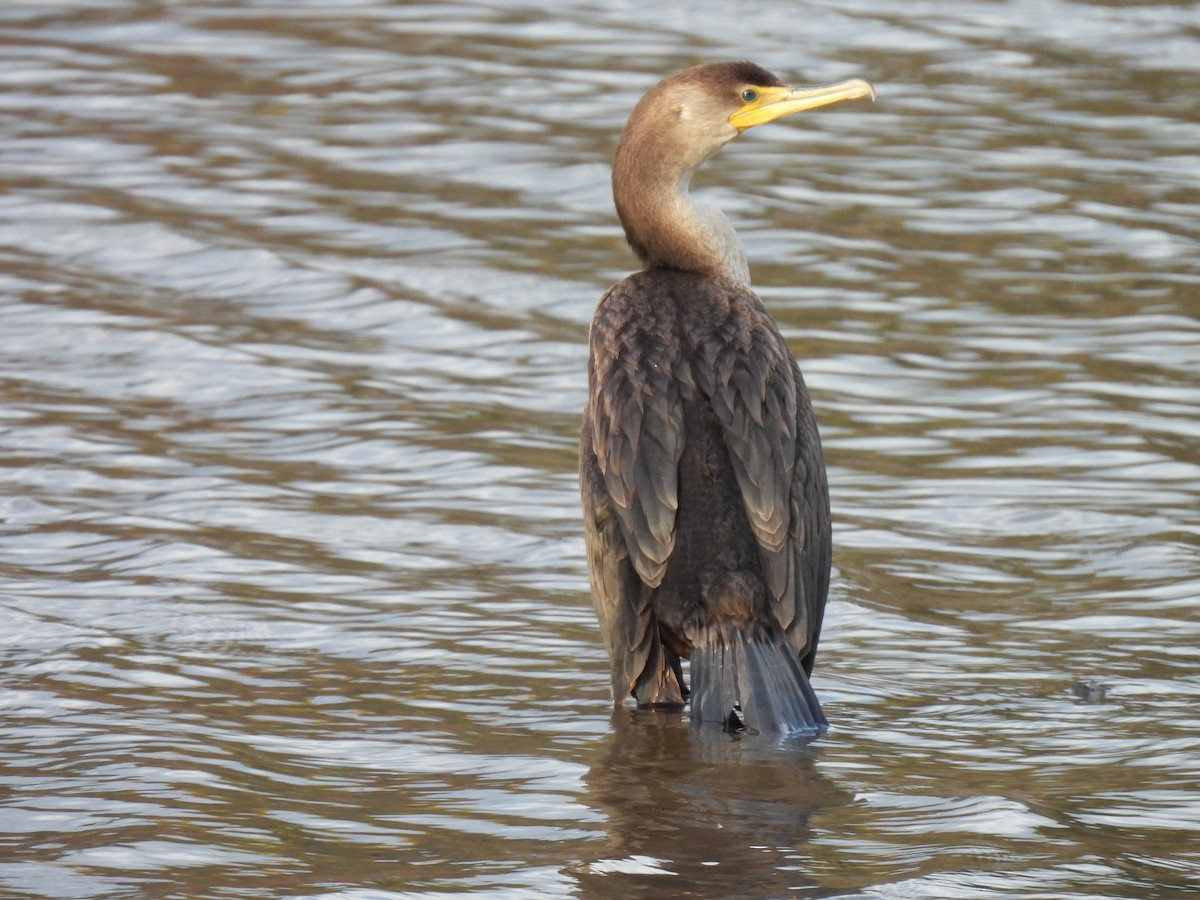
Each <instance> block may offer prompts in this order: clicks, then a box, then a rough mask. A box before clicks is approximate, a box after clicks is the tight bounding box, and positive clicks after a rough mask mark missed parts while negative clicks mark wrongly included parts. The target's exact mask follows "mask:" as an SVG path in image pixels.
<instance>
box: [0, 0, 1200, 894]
mask: <svg viewBox="0 0 1200 900" xmlns="http://www.w3.org/2000/svg"><path fill="white" fill-rule="evenodd" d="M549 9H550V8H549V7H545V8H543V7H538V6H516V5H512V4H502V3H499V2H494V3H492V4H486V3H485V4H453V3H436V2H432V3H427V4H417V5H407V4H400V5H388V4H384V3H382V2H378V0H361V2H345V3H334V4H329V3H293V4H286V5H283V4H274V3H265V2H259V3H254V2H248V0H227V2H224V3H216V2H212V3H188V4H142V3H135V2H121V0H109V2H103V3H96V2H88V3H85V2H82V0H79V2H74V3H73V2H69V0H67V2H61V3H55V4H35V3H22V2H16V3H9V4H6V5H5V6H4V8H3V10H0V448H2V453H0V459H2V460H3V475H2V477H0V517H2V524H0V642H2V644H3V656H2V659H3V667H2V668H0V684H2V688H3V690H2V692H0V703H2V704H3V707H4V711H3V718H0V759H2V760H3V769H2V771H3V779H4V785H5V790H4V793H3V795H2V802H3V805H2V806H0V847H2V850H0V893H3V894H5V895H6V896H14V897H51V898H66V897H181V898H182V897H188V898H191V897H239V898H242V897H271V898H274V897H329V898H333V897H337V898H350V900H367V898H370V900H375V898H394V897H404V898H414V897H431V896H435V895H446V894H453V895H460V896H469V895H477V896H513V897H532V896H547V897H549V896H580V897H617V896H620V897H639V896H654V897H659V896H712V897H722V896H752V897H831V896H837V897H899V898H903V897H930V896H932V897H940V898H952V897H964V898H965V897H983V896H989V897H993V896H1011V897H1021V898H1034V897H1053V898H1073V897H1129V898H1135V897H1136V898H1149V897H1177V896H1181V895H1183V894H1185V893H1187V892H1189V891H1195V890H1198V889H1200V850H1197V849H1196V848H1197V846H1200V843H1198V841H1197V837H1198V832H1200V824H1198V823H1200V713H1198V710H1200V649H1198V647H1200V615H1198V612H1200V553H1198V550H1197V546H1198V544H1200V541H1198V536H1200V502H1198V501H1200V454H1198V453H1197V446H1198V445H1200V424H1198V423H1200V415H1198V414H1200V393H1198V389H1200V321H1198V320H1200V224H1197V223H1198V222H1200V152H1198V151H1197V148H1198V147H1200V112H1197V108H1196V105H1195V97H1196V96H1197V94H1198V93H1200V17H1198V14H1197V12H1196V7H1195V6H1194V5H1193V4H1190V3H1165V2H1164V3H1160V4H1155V5H1150V4H1143V5H1110V4H1104V3H1085V2H1054V3H1049V4H1046V3H1038V4H1033V3H1028V2H1020V0H1012V2H998V3H956V4H951V3H937V2H928V3H921V4H916V5H914V4H912V3H910V2H905V3H903V4H901V3H898V2H892V0H875V2H871V3H867V2H863V0H850V2H849V3H843V4H838V5H837V6H834V5H830V4H820V5H804V6H792V5H782V4H759V3H744V4H725V3H712V2H702V3H699V4H691V5H688V6H687V7H686V8H685V9H676V8H674V6H673V5H671V4H665V3H664V4H654V3H650V4H647V3H644V2H639V3H637V4H633V3H624V4H605V5H593V4H588V3H583V2H571V3H564V4H558V5H555V6H554V7H553V13H551V12H549V11H548V10H549ZM731 57H733V58H738V57H750V58H753V59H754V60H756V61H757V62H760V63H762V64H764V65H765V66H767V67H768V68H771V69H773V70H775V71H777V72H778V73H780V74H781V75H783V76H785V77H787V78H790V79H793V80H796V81H805V80H807V81H820V82H826V81H833V80H837V79H841V78H845V77H850V76H854V75H860V76H863V77H867V78H870V79H871V80H872V81H874V82H875V83H876V85H877V86H878V88H879V101H878V103H876V104H874V105H871V104H868V103H856V104H848V105H845V106H842V107H838V108H836V109H832V110H826V111H819V112H814V113H810V114H807V115H803V116H800V117H796V118H794V119H789V120H788V121H787V122H785V123H780V124H776V125H771V126H766V127H764V128H761V129H755V130H754V131H752V132H750V133H748V134H747V135H745V136H744V137H743V138H742V139H740V140H739V141H737V142H736V143H735V144H734V145H732V146H731V147H729V148H727V149H726V151H725V152H724V153H723V154H722V156H721V157H720V158H719V159H718V160H716V161H714V163H713V164H711V165H710V166H709V167H708V169H707V170H706V171H705V172H704V173H703V174H702V176H701V177H700V178H699V179H698V183H697V186H698V187H701V188H702V189H703V190H705V191H706V193H707V196H708V198H709V199H710V200H712V201H714V202H716V203H717V204H719V205H721V206H722V207H723V208H724V209H725V210H727V212H728V213H729V214H730V216H731V218H732V219H734V221H735V222H736V223H737V224H738V226H739V229H740V231H741V234H742V236H743V239H744V241H745V243H746V245H747V248H748V251H749V255H750V257H751V265H752V270H753V276H754V279H755V282H756V284H757V285H758V288H759V290H760V292H761V293H762V294H763V296H764V297H765V298H766V299H767V301H768V302H769V304H770V305H771V307H772V309H773V310H774V311H775V312H776V315H777V317H778V319H779V322H780V325H781V327H782V328H783V330H784V332H785V334H786V336H787V337H788V338H789V341H790V342H791V344H792V347H793V349H794V350H795V352H796V353H797V354H798V355H799V357H800V358H801V360H802V363H803V366H804V370H805V373H806V377H807V379H808V383H809V385H810V388H811V390H812V392H813V395H814V398H815V402H816V406H817V410H818V415H819V417H820V420H821V422H822V427H823V433H824V436H825V444H826V456H827V459H828V461H829V464H830V472H831V481H832V492H833V506H834V514H835V518H836V532H835V565H836V571H835V578H834V586H833V592H832V598H831V601H830V606H829V611H828V614H827V618H826V626H825V632H824V636H823V638H822V654H821V657H820V659H819V660H818V667H817V677H816V679H815V684H816V687H817V690H818V691H819V692H820V694H821V696H822V699H823V702H824V704H825V709H826V712H827V713H828V715H829V717H830V719H831V720H832V721H833V723H834V727H833V729H832V730H831V731H830V733H829V734H828V735H826V736H825V737H823V738H821V739H820V740H818V741H816V742H814V743H812V744H808V745H805V744H802V743H801V744H797V745H790V744H788V743H786V742H785V743H782V744H776V743H772V742H769V741H764V740H760V739H755V738H752V737H746V738H741V739H738V738H727V737H724V736H721V735H714V734H711V733H705V732H695V731H693V730H691V729H689V727H688V725H687V722H686V720H684V719H682V718H681V717H679V716H669V715H658V714H645V713H643V714H638V715H635V714H633V713H632V712H630V711H625V712H622V713H618V714H617V715H616V716H615V718H614V717H613V716H612V714H611V710H610V708H609V703H608V697H607V683H608V678H607V662H606V659H605V657H604V652H603V649H602V647H601V644H600V640H599V635H598V632H597V629H596V626H595V624H594V620H593V615H592V612H591V607H590V602H589V599H588V595H587V587H586V574H585V566H584V557H583V545H582V536H581V535H582V526H581V524H580V520H579V514H578V501H577V497H576V479H575V464H576V463H575V447H576V433H577V426H578V421H579V412H580V410H581V408H582V406H583V399H584V392H585V374H584V373H585V365H586V360H585V338H586V329H587V322H588V320H589V318H590V315H591V311H592V308H593V306H594V304H595V302H596V300H597V299H598V297H599V296H600V294H601V293H602V291H603V290H604V288H605V287H606V286H607V285H608V284H610V283H611V282H613V281H615V280H616V279H618V278H619V277H621V276H622V275H624V274H625V273H627V272H628V271H629V270H630V269H631V268H632V258H631V255H630V254H629V252H628V250H627V249H626V248H625V247H624V246H623V242H622V238H621V235H620V232H619V229H618V227H617V225H616V221H615V217H614V215H613V212H612V209H611V201H610V198H609V195H608V183H607V178H608V159H609V156H610V153H611V150H612V146H613V141H614V139H615V135H616V132H617V130H618V129H619V128H620V125H621V123H622V122H623V120H624V118H625V116H626V115H627V113H628V110H629V109H630V108H631V106H632V104H633V103H634V102H635V101H636V99H637V97H638V96H640V94H641V93H642V91H644V90H645V89H646V88H647V87H649V85H650V84H652V83H653V82H654V81H655V80H656V79H657V78H658V77H660V76H661V75H663V74H665V73H667V72H670V71H673V70H675V69H678V68H681V67H683V66H685V65H689V64H692V63H694V62H698V61H702V60H707V59H722V58H731Z"/></svg>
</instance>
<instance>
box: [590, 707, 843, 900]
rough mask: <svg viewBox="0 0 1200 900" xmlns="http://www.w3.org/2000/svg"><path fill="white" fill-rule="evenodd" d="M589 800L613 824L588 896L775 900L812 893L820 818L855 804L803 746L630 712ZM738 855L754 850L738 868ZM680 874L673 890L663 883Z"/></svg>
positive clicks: (593, 775)
mask: <svg viewBox="0 0 1200 900" xmlns="http://www.w3.org/2000/svg"><path fill="white" fill-rule="evenodd" d="M612 726H613V728H612V734H611V735H610V736H608V737H607V738H606V740H605V742H604V751H603V753H602V755H601V756H600V757H599V759H598V760H597V761H596V762H595V763H594V764H593V765H592V766H591V767H590V769H589V770H588V774H587V777H586V779H585V784H586V792H585V794H584V795H583V798H582V799H583V800H584V802H586V803H587V804H588V805H589V806H591V807H593V808H595V809H598V810H602V811H603V812H604V813H605V815H606V821H605V834H606V840H605V842H604V846H603V849H602V850H601V853H602V854H603V856H602V857H600V858H598V859H594V860H591V861H589V862H587V863H585V864H583V865H581V866H579V867H572V869H571V870H570V871H571V874H573V875H574V876H575V877H576V878H578V881H579V885H580V887H581V889H582V894H581V895H582V896H589V897H615V896H620V897H643V896H644V897H650V896H655V897H660V896H663V893H664V891H665V892H668V893H671V894H672V895H675V896H684V895H687V894H689V893H691V892H700V893H705V892H708V893H709V894H710V895H711V896H735V895H736V896H755V895H760V894H762V895H767V894H770V893H772V892H782V891H785V890H788V889H796V888H798V887H800V886H802V885H804V886H807V884H808V883H809V881H810V879H809V878H808V877H806V876H805V875H804V874H803V872H802V870H801V868H800V867H799V866H798V865H797V864H796V860H797V859H798V858H799V857H800V856H801V855H802V853H803V850H802V846H803V844H804V843H805V841H807V840H808V838H809V836H810V834H811V832H810V829H809V819H810V817H811V816H812V815H813V814H814V813H816V812H819V811H821V810H824V809H828V808H831V807H834V806H839V805H844V804H846V803H849V802H851V796H850V795H849V794H848V793H847V792H846V791H844V790H842V789H840V788H838V787H837V786H836V785H834V784H833V783H831V782H830V781H829V780H828V779H827V778H825V777H824V776H823V775H822V774H821V773H820V772H818V771H817V769H816V767H815V766H814V764H813V756H812V750H811V748H810V747H809V745H808V744H807V743H806V742H804V741H803V740H798V739H795V740H790V741H789V740H780V739H777V738H770V737H766V736H761V735H750V734H732V735H730V734H725V733H723V732H721V731H720V729H715V728H689V726H688V722H687V721H686V719H685V717H684V716H683V715H682V714H680V713H670V712H660V711H657V710H648V709H642V710H636V709H628V708H626V709H619V710H617V711H616V712H614V714H613V718H612ZM731 845H736V846H738V847H742V848H746V849H743V850H742V851H740V852H739V854H738V855H737V857H736V858H731V857H730V854H729V848H730V846H731ZM664 875H670V876H671V877H670V879H669V880H666V879H664V877H663V876H664Z"/></svg>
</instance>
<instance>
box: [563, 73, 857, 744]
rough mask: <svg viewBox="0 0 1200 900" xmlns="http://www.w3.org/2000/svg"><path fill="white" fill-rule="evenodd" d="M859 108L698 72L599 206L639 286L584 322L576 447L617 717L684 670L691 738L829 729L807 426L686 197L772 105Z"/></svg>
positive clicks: (674, 700) (680, 697) (710, 213)
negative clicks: (613, 220) (817, 678)
mask: <svg viewBox="0 0 1200 900" xmlns="http://www.w3.org/2000/svg"><path fill="white" fill-rule="evenodd" d="M847 86H849V87H847ZM869 90H870V87H869V85H866V83H865V82H845V83H843V84H842V85H836V86H832V87H829V88H820V89H804V90H801V91H796V90H793V89H791V88H789V87H788V86H787V85H786V84H784V83H783V82H782V81H780V80H779V79H778V78H776V77H775V76H773V75H771V74H770V73H768V72H766V71H765V70H763V69H761V68H759V67H757V66H754V65H753V64H750V63H717V64H710V65H707V66H698V67H695V68H693V69H688V70H685V71H684V72H681V73H677V74H676V75H674V76H672V77H670V78H668V79H665V80H664V81H663V82H660V83H659V85H657V86H656V87H655V88H653V89H652V90H651V91H650V92H649V93H648V94H647V95H646V96H645V97H644V98H643V99H642V101H641V102H640V103H639V104H638V105H637V107H635V109H634V112H633V114H632V115H631V116H630V119H629V122H628V123H627V125H626V126H625V129H624V131H623V132H622V135H621V139H620V141H619V143H618V148H617V152H616V155H615V158H614V166H613V194H614V199H615V201H616V206H617V210H618V214H619V216H620V218H621V222H622V225H623V226H624V228H625V232H626V236H627V238H628V240H629V243H630V246H631V247H632V248H633V249H634V251H635V252H636V253H637V254H638V256H639V257H640V258H641V260H642V262H643V263H644V264H645V266H646V268H645V270H644V271H642V272H638V273H636V274H634V275H631V276H629V277H628V278H626V279H624V280H623V281H621V282H619V283H618V284H616V285H615V286H613V287H612V288H611V289H610V290H609V291H608V292H607V293H606V294H605V295H604V297H603V298H602V299H601V301H600V304H599V305H598V307H597V309H596V313H595V316H594V318H593V321H592V326H591V331H590V336H589V343H590V362H589V369H588V382H589V399H588V404H587V407H586V409H585V411H584V424H583V430H582V434H581V444H580V487H581V495H582V500H583V509H584V523H585V538H586V542H587V547H588V568H589V574H590V579H591V587H592V596H593V600H594V602H595V605H596V609H597V613H598V617H599V620H600V626H601V631H602V632H603V635H604V639H605V644H606V647H607V649H608V652H609V656H610V658H611V660H612V688H613V699H614V702H616V703H618V704H619V703H621V702H622V701H623V700H624V698H625V697H627V696H629V695H631V694H632V695H633V697H634V698H635V699H636V700H637V702H638V703H639V704H640V705H664V706H676V707H677V706H681V705H682V704H683V703H684V702H685V700H687V699H688V698H689V689H688V686H687V685H686V684H685V683H684V676H683V671H682V665H681V663H680V659H681V658H690V659H691V676H692V686H691V690H690V700H691V704H692V718H693V720H695V721H714V722H721V723H725V724H726V725H730V724H736V725H739V726H740V725H742V724H744V725H745V727H747V728H752V729H755V730H760V731H770V732H795V731H812V730H815V729H817V728H819V727H820V726H822V725H823V724H824V723H825V718H824V714H823V713H822V711H821V707H820V704H819V702H818V700H817V697H816V695H815V693H814V692H813V691H812V688H811V686H810V685H809V682H808V674H809V673H810V672H811V669H812V664H813V660H814V658H815V654H816V646H817V640H818V638H819V635H820V629H821V619H822V614H823V611H824V605H825V599H826V594H827V592H828V585H829V572H830V561H831V541H830V512H829V492H828V485H827V481H826V476H825V466H824V462H823V460H822V455H821V446H820V439H819V437H818V434H817V425H816V418H815V416H814V414H813V409H812V405H811V403H810V402H809V398H808V394H807V391H806V389H805V385H804V381H803V378H802V376H801V374H800V369H799V367H798V365H797V364H796V361H795V359H794V358H793V357H792V355H791V353H790V351H789V350H788V347H787V344H786V343H785V341H784V339H783V337H782V335H781V334H780V332H779V329H778V327H777V326H776V324H775V322H774V320H773V319H772V318H771V315H770V313H769V312H768V311H767V309H766V306H765V305H764V304H763V302H762V300H761V299H760V298H759V297H758V296H757V295H756V294H755V293H754V292H753V291H752V290H751V289H750V286H749V272H748V267H747V264H746V257H745V254H744V252H743V251H742V248H741V245H740V243H739V242H738V240H737V236H736V234H735V233H734V231H733V228H732V227H731V226H730V225H729V223H728V222H727V220H726V219H725V218H724V216H722V215H721V214H720V212H719V211H717V210H715V209H711V208H707V207H703V206H699V205H697V204H695V203H694V202H693V201H692V200H691V197H690V195H689V194H688V184H689V182H690V178H691V175H692V173H693V172H694V171H695V169H696V168H697V167H698V166H699V165H700V164H702V163H703V162H704V161H705V160H707V159H708V158H709V157H711V156H712V155H713V154H714V153H715V152H716V151H717V150H719V149H720V147H721V146H723V145H724V144H725V143H727V142H728V141H729V140H730V139H731V138H732V137H734V136H736V135H737V134H738V133H739V132H740V131H741V130H743V127H750V125H752V124H757V123H758V122H759V121H769V119H770V118H772V117H777V115H780V114H783V112H788V111H792V110H791V109H788V110H784V111H783V112H780V110H779V107H778V104H789V103H790V104H791V105H793V106H795V107H796V108H797V109H799V108H808V106H813V105H820V103H821V102H833V100H832V99H828V98H830V97H833V98H834V99H845V98H847V97H849V96H862V95H864V94H865V93H867V92H868V91H869ZM822 92H823V93H822ZM772 103H774V104H776V108H775V109H774V110H772V111H767V112H764V111H763V110H764V109H765V108H766V107H767V106H768V105H769V104H772ZM804 104H807V106H806V105H804ZM747 123H748V124H747Z"/></svg>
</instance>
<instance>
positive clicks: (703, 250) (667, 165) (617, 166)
mask: <svg viewBox="0 0 1200 900" xmlns="http://www.w3.org/2000/svg"><path fill="white" fill-rule="evenodd" d="M643 149H644V150H646V151H647V152H641V151H642V150H643ZM664 149H666V148H663V147H662V146H661V145H659V146H651V145H649V144H648V143H644V142H640V141H627V140H626V139H625V136H622V141H621V143H620V144H619V145H618V147H617V154H616V157H615V158H614V160H613V199H614V201H615V202H616V206H617V215H618V217H619V218H620V219H621V225H622V227H623V228H624V229H625V237H626V239H627V240H628V241H629V246H630V247H632V248H633V251H634V253H636V254H637V255H638V258H639V259H640V260H641V261H642V264H643V265H644V266H645V267H646V268H647V269H655V268H658V269H673V270H677V271H684V272H698V273H700V274H703V275H712V276H719V277H724V278H730V279H733V280H735V281H740V282H742V283H744V284H746V285H749V283H750V269H749V266H748V265H747V264H746V254H745V251H744V250H743V249H742V245H741V242H740V241H739V240H738V237H737V233H736V232H735V231H734V230H733V226H732V225H730V224H729V220H728V219H726V218H725V216H724V215H722V214H721V212H720V210H718V209H716V208H715V207H711V206H707V205H700V204H697V203H696V202H695V201H694V200H693V199H692V196H691V194H690V192H689V191H688V186H689V184H690V182H691V179H692V173H693V172H695V170H696V168H698V166H699V164H700V163H701V162H703V159H699V160H696V161H695V164H693V165H688V164H686V163H682V161H681V159H680V155H678V154H672V153H670V152H669V149H666V152H663V151H664ZM688 162H690V160H689V161H688Z"/></svg>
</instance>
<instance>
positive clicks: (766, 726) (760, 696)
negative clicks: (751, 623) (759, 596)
mask: <svg viewBox="0 0 1200 900" xmlns="http://www.w3.org/2000/svg"><path fill="white" fill-rule="evenodd" d="M757 631H759V630H758V629H753V630H752V631H751V633H750V634H747V633H746V632H745V631H743V630H741V629H736V630H735V629H733V628H717V629H713V630H712V631H710V633H709V635H708V636H709V637H710V638H711V640H708V641H705V642H703V643H702V644H700V645H698V646H694V647H693V648H692V656H691V675H692V692H691V702H692V720H693V721H696V722H720V723H722V725H723V726H724V727H725V729H726V730H727V731H732V730H737V729H738V728H739V727H743V726H744V727H745V728H746V729H747V730H750V731H757V732H760V733H765V734H808V735H814V734H817V733H819V732H820V731H822V730H823V729H824V728H825V727H826V726H827V725H828V724H829V720H828V719H826V718H825V714H824V713H823V712H822V711H821V703H820V701H819V700H817V694H816V692H815V691H814V690H813V689H812V685H811V684H809V681H808V674H807V673H806V672H805V671H804V667H803V666H802V665H801V664H800V657H799V655H798V654H797V653H796V651H795V650H794V649H792V647H791V646H790V645H789V644H788V642H787V641H786V640H785V639H784V638H783V636H782V635H772V634H769V633H755V632H757Z"/></svg>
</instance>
